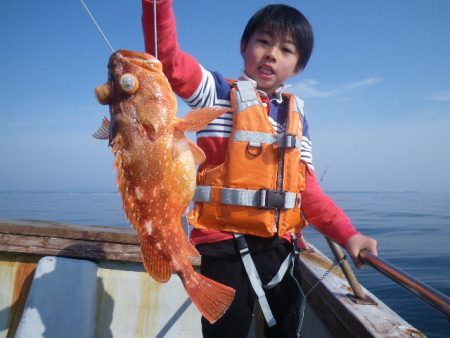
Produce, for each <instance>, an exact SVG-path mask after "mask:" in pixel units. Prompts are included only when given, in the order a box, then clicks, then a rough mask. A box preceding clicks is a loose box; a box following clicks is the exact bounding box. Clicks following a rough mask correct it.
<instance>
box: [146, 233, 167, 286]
mask: <svg viewBox="0 0 450 338" xmlns="http://www.w3.org/2000/svg"><path fill="white" fill-rule="evenodd" d="M139 241H140V243H141V255H142V261H143V262H144V267H145V270H147V272H148V273H149V275H150V276H152V277H153V278H154V279H155V280H156V281H157V282H159V283H165V282H167V281H168V280H169V279H170V276H172V267H171V265H170V261H169V260H168V259H166V258H165V257H164V256H163V255H162V254H161V252H160V251H159V250H158V249H157V248H156V247H155V243H152V242H151V241H150V240H149V239H148V237H147V236H139Z"/></svg>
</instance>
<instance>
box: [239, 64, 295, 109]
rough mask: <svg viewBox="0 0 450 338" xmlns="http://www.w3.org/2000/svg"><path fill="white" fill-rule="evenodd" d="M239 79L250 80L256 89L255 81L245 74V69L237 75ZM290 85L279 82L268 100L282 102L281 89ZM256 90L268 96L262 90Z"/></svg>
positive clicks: (261, 94)
mask: <svg viewBox="0 0 450 338" xmlns="http://www.w3.org/2000/svg"><path fill="white" fill-rule="evenodd" d="M239 80H240V81H250V83H251V84H252V85H253V88H255V89H256V87H257V85H258V84H257V83H256V81H255V80H253V79H252V78H251V77H250V76H248V75H247V73H246V72H245V71H242V73H241V76H239ZM290 86H291V85H289V84H284V83H283V84H281V85H280V86H279V87H278V88H277V90H275V92H274V93H273V95H272V97H270V98H269V99H270V101H276V102H277V103H282V102H283V97H282V96H281V95H282V94H283V91H284V90H285V89H286V88H288V87H290ZM256 91H257V92H258V94H259V95H260V96H265V97H269V96H268V95H267V94H266V93H265V92H263V91H262V90H259V89H256Z"/></svg>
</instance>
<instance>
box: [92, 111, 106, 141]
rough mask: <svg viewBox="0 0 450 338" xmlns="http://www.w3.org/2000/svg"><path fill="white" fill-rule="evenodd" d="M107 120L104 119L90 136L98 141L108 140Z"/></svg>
mask: <svg viewBox="0 0 450 338" xmlns="http://www.w3.org/2000/svg"><path fill="white" fill-rule="evenodd" d="M109 124H110V123H109V120H108V119H107V118H106V117H104V118H103V121H102V124H101V125H100V127H98V129H97V131H96V132H95V133H93V134H92V136H93V137H94V138H96V139H98V140H108V139H109Z"/></svg>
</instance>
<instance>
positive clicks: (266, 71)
mask: <svg viewBox="0 0 450 338" xmlns="http://www.w3.org/2000/svg"><path fill="white" fill-rule="evenodd" d="M258 69H259V71H260V73H261V74H262V75H266V76H270V75H273V74H274V73H275V72H274V71H273V68H272V67H270V66H267V65H262V66H260V67H259V68H258Z"/></svg>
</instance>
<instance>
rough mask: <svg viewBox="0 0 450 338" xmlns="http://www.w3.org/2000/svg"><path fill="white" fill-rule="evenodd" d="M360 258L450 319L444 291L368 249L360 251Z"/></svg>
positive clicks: (449, 308)
mask: <svg viewBox="0 0 450 338" xmlns="http://www.w3.org/2000/svg"><path fill="white" fill-rule="evenodd" d="M359 258H360V259H361V260H363V261H364V262H365V263H366V264H369V265H370V266H372V267H373V268H375V269H376V270H378V271H379V272H381V273H382V274H384V275H385V276H386V277H388V278H390V279H392V280H393V281H394V282H396V283H397V284H399V285H400V286H402V287H404V288H405V289H406V290H408V291H409V292H411V293H412V294H413V295H415V296H416V297H418V298H420V299H422V300H423V301H425V302H427V303H428V304H430V305H432V306H433V307H435V308H436V309H437V310H439V311H440V312H441V313H443V314H444V315H445V316H446V317H447V320H449V321H450V298H449V297H447V296H446V295H444V294H443V293H442V292H440V291H438V290H436V289H434V288H432V287H431V286H429V285H426V284H425V283H422V282H421V281H419V280H417V279H416V278H414V277H413V276H411V275H409V274H408V273H406V272H404V271H402V270H401V269H399V268H397V267H395V266H394V265H392V264H390V263H389V262H387V261H386V260H384V259H382V258H380V257H378V256H375V255H373V254H371V253H370V252H369V251H367V250H362V251H361V252H360V253H359Z"/></svg>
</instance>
